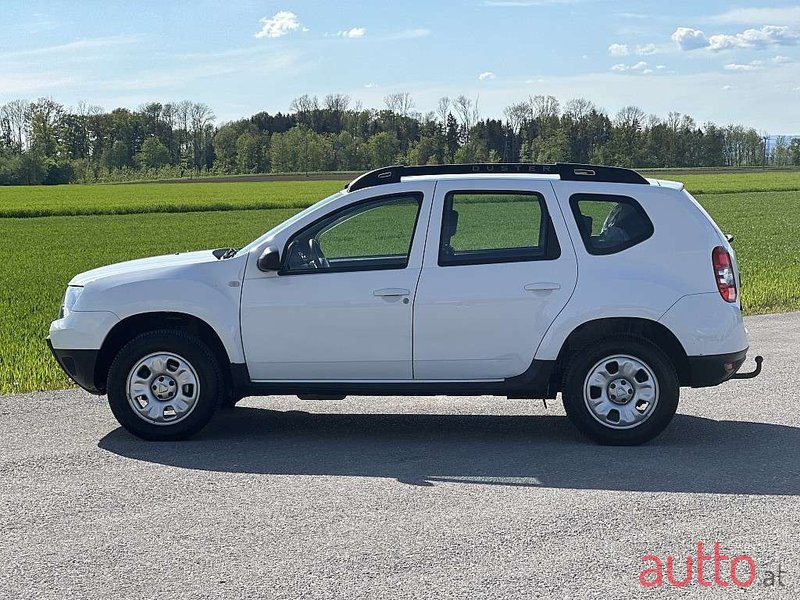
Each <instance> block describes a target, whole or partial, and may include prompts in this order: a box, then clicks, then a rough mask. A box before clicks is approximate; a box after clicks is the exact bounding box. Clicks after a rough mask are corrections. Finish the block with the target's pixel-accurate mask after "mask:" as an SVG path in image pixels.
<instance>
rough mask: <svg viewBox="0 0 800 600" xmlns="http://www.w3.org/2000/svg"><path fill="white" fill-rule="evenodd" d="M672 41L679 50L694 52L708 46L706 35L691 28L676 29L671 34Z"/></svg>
mask: <svg viewBox="0 0 800 600" xmlns="http://www.w3.org/2000/svg"><path fill="white" fill-rule="evenodd" d="M672 41H673V42H675V43H676V44H678V47H679V48H680V49H681V50H696V49H697V48H705V47H706V46H708V39H707V38H706V34H705V33H703V32H702V31H700V30H699V29H692V28H691V27H678V28H677V29H676V30H675V32H674V33H673V34H672Z"/></svg>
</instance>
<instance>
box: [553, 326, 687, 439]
mask: <svg viewBox="0 0 800 600" xmlns="http://www.w3.org/2000/svg"><path fill="white" fill-rule="evenodd" d="M562 390H563V391H562V396H563V400H564V409H565V410H566V412H567V416H568V417H569V418H570V420H571V421H572V422H573V423H574V424H575V426H576V427H577V428H578V429H579V430H580V431H581V432H582V433H583V434H585V435H586V436H587V437H589V438H591V439H592V440H594V441H596V442H598V443H601V444H608V445H616V446H632V445H636V444H642V443H644V442H647V441H649V440H651V439H653V438H654V437H656V436H657V435H659V434H660V433H661V432H662V431H664V429H665V428H666V427H667V425H669V423H670V421H671V420H672V417H673V416H674V415H675V411H676V410H677V407H678V399H679V396H680V386H679V382H678V376H677V374H676V372H675V367H674V366H673V365H672V362H671V361H670V360H669V358H668V357H667V356H666V355H665V354H664V352H663V351H662V350H661V349H660V348H658V347H657V346H656V345H654V344H652V343H651V342H649V341H647V340H645V339H642V338H638V337H633V336H619V337H614V338H610V339H607V340H605V341H601V342H595V343H593V344H590V345H588V346H586V347H584V348H583V349H581V350H580V351H579V352H577V353H575V354H574V355H573V357H572V359H571V361H570V362H569V365H568V366H567V369H566V371H565V375H564V382H563V386H562Z"/></svg>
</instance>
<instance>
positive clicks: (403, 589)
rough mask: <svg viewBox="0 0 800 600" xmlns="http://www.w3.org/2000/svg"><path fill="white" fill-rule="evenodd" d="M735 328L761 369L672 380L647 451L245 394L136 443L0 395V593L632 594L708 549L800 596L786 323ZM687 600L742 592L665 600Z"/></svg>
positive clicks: (62, 398) (538, 421) (484, 417)
mask: <svg viewBox="0 0 800 600" xmlns="http://www.w3.org/2000/svg"><path fill="white" fill-rule="evenodd" d="M748 326H749V328H750V335H751V349H752V350H753V351H755V352H759V353H761V354H763V355H764V357H765V363H764V373H763V374H762V376H761V377H759V378H757V379H754V380H749V381H739V382H731V383H728V384H725V385H723V386H720V387H718V388H714V389H707V390H684V391H683V397H682V400H681V405H680V407H679V413H680V414H679V415H678V416H677V417H676V418H675V420H674V422H673V424H672V425H671V426H670V428H669V429H668V430H667V432H666V433H665V434H664V435H662V436H661V437H660V438H659V439H658V440H656V441H655V442H653V443H650V444H649V445H646V446H642V447H638V448H605V447H598V446H594V445H591V444H590V443H588V442H586V441H585V440H583V439H581V438H580V437H579V436H578V434H577V433H576V432H575V431H573V429H572V427H571V426H570V424H569V423H568V422H567V420H566V418H565V417H564V413H563V410H562V408H561V405H560V403H558V402H556V403H551V405H550V407H549V408H548V409H545V408H544V407H543V406H542V403H541V402H527V401H509V400H504V399H501V398H489V397H483V398H475V399H469V398H463V399H460V398H449V399H448V398H408V399H401V398H388V397H387V398H349V399H347V400H345V401H341V402H313V401H305V402H304V401H301V400H298V399H297V398H294V397H273V398H263V399H256V398H253V399H248V400H245V401H244V402H242V404H241V405H240V406H239V407H237V408H236V409H235V410H233V411H230V412H227V413H221V414H220V415H219V416H218V417H217V419H216V420H215V421H214V422H213V423H212V425H211V426H209V427H208V428H207V429H206V430H205V431H204V432H203V434H202V435H201V436H199V437H198V438H196V439H195V440H193V441H190V442H184V443H147V442H142V441H139V440H137V439H135V438H133V437H131V436H130V435H128V434H127V433H125V432H124V431H122V430H121V429H119V428H118V427H117V424H116V422H115V421H114V419H113V418H112V416H111V413H110V412H109V410H108V408H107V406H106V405H105V399H104V398H96V397H93V396H90V395H88V394H85V393H83V392H80V391H75V390H70V391H61V392H47V393H37V394H28V395H22V396H9V397H2V398H0V597H2V598H114V599H122V598H137V599H139V598H298V597H308V598H332V597H341V598H367V597H385V598H412V597H413V598H512V597H519V598H531V597H543V598H622V597H635V596H638V595H640V594H641V595H642V596H644V595H645V592H646V590H644V588H642V586H641V585H640V583H639V573H640V572H641V571H642V570H643V569H644V568H648V567H651V566H653V563H652V562H651V563H647V564H645V563H644V562H643V561H642V559H641V557H642V556H644V555H649V554H653V555H657V556H659V557H662V558H665V557H666V556H667V555H672V556H675V557H676V561H677V563H676V564H678V565H680V566H678V567H676V573H675V575H676V576H678V577H679V578H680V576H682V575H683V574H685V560H686V556H687V555H688V554H690V553H693V552H695V551H696V544H697V542H698V540H702V541H703V542H704V544H705V545H706V548H707V549H709V548H711V547H713V543H714V542H720V543H721V551H722V552H723V553H725V554H726V555H729V556H735V555H740V554H746V555H748V556H750V557H752V559H753V560H754V562H755V564H756V572H757V583H755V584H753V586H752V587H750V588H748V589H747V590H746V591H747V592H748V593H750V595H751V596H753V597H755V596H760V597H765V598H797V597H800V535H799V534H800V499H799V498H798V496H800V414H798V408H799V405H798V400H799V399H800V393H798V385H799V384H800V368H799V367H798V358H799V357H800V352H799V351H798V349H800V313H795V314H789V315H776V316H764V317H754V318H750V319H748ZM751 367H752V362H751V361H749V362H748V364H747V365H746V367H745V368H748V369H749V368H751ZM681 561H682V562H681ZM779 563H780V564H781V568H782V570H783V571H785V573H783V574H782V581H783V583H784V586H783V587H777V586H775V587H766V586H764V585H761V584H760V583H758V582H761V581H763V579H764V578H765V577H768V571H773V572H775V571H777V567H778V564H779ZM723 564H726V565H727V566H726V567H723V571H722V579H723V580H727V581H730V577H729V575H727V571H726V570H725V569H729V563H723ZM742 565H744V566H742ZM709 569H710V571H711V575H709V574H708V573H709ZM738 569H739V571H738V575H739V579H740V580H744V579H747V576H748V571H749V567H747V566H746V564H745V563H740V566H739V567H738ZM706 578H710V579H711V580H712V581H713V566H712V567H709V565H708V563H706ZM687 591H691V592H694V593H695V594H697V595H700V596H701V597H703V598H706V597H724V598H727V597H731V596H737V597H738V596H739V593H738V592H741V591H745V590H739V589H736V588H734V587H733V586H731V587H729V588H719V587H716V586H712V587H708V588H705V587H701V586H699V584H698V583H697V581H696V575H695V579H694V581H693V583H691V584H690V586H689V590H687V589H678V588H671V587H669V586H668V585H667V584H666V581H665V585H664V587H663V588H662V589H661V590H660V592H661V593H660V594H658V596H659V597H672V596H673V595H675V596H677V595H678V594H681V595H685V594H686V592H687ZM650 595H652V594H650Z"/></svg>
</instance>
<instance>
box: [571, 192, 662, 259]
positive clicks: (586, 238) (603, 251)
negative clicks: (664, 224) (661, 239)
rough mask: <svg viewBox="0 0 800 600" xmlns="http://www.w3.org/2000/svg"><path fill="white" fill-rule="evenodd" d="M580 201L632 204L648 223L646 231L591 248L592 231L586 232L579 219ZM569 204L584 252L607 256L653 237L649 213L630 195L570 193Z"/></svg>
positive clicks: (580, 216) (581, 214) (653, 229)
mask: <svg viewBox="0 0 800 600" xmlns="http://www.w3.org/2000/svg"><path fill="white" fill-rule="evenodd" d="M581 201H586V202H616V203H618V204H627V205H628V206H632V207H633V209H634V210H635V211H636V212H637V213H639V215H640V216H642V217H643V218H644V222H645V223H647V225H648V231H647V233H645V234H643V235H640V236H637V237H635V238H632V239H630V240H628V241H627V242H624V243H622V244H620V245H618V246H614V247H611V248H593V247H592V246H591V244H590V240H591V237H592V232H591V231H589V232H586V231H585V230H584V228H583V227H582V226H581V219H582V218H583V216H584V215H583V213H582V212H581V210H580V207H579V206H578V203H579V202H581ZM569 206H570V209H571V211H572V218H573V219H575V226H576V227H577V228H578V233H580V236H581V239H582V240H583V247H584V248H585V249H586V252H588V253H589V254H591V255H592V256H608V255H610V254H617V253H619V252H624V251H625V250H627V249H628V248H633V247H634V246H637V245H639V244H641V243H642V242H644V241H646V240H648V239H650V238H651V237H653V233H655V227H654V225H653V221H652V220H651V219H650V215H648V214H647V211H646V210H645V209H644V208H642V205H641V204H639V201H638V200H636V198H633V197H631V196H624V195H622V194H600V193H593V192H578V193H575V194H572V195H571V196H570V197H569Z"/></svg>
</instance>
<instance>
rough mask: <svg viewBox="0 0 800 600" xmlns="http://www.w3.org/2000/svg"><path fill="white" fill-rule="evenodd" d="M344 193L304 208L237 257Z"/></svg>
mask: <svg viewBox="0 0 800 600" xmlns="http://www.w3.org/2000/svg"><path fill="white" fill-rule="evenodd" d="M343 193H344V192H336V193H335V194H332V195H330V196H328V197H327V198H324V199H322V200H320V201H319V202H317V203H315V204H312V205H311V206H309V207H308V208H304V209H303V210H301V211H300V212H299V213H297V214H296V215H293V216H291V217H289V218H288V219H286V220H285V221H283V222H281V223H279V224H278V225H276V226H275V227H273V228H272V229H270V230H269V231H267V232H266V233H265V234H264V235H262V236H260V237H258V238H256V239H255V240H253V241H252V242H250V243H249V244H247V246H245V247H244V248H242V249H241V250H239V251H238V252H237V253H236V256H241V255H243V254H247V253H248V252H250V250H252V249H253V248H255V247H256V246H258V245H259V244H261V242H263V241H264V240H267V239H269V238H271V237H272V236H274V235H275V234H276V233H278V232H279V231H281V230H283V229H284V228H285V227H289V226H290V225H292V224H293V223H297V221H299V220H300V219H302V218H303V217H305V216H306V215H307V214H309V213H312V212H314V211H315V210H317V209H318V208H321V207H322V206H324V205H325V204H328V203H329V202H333V201H334V200H336V198H338V197H339V196H341V195H342V194H343Z"/></svg>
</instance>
